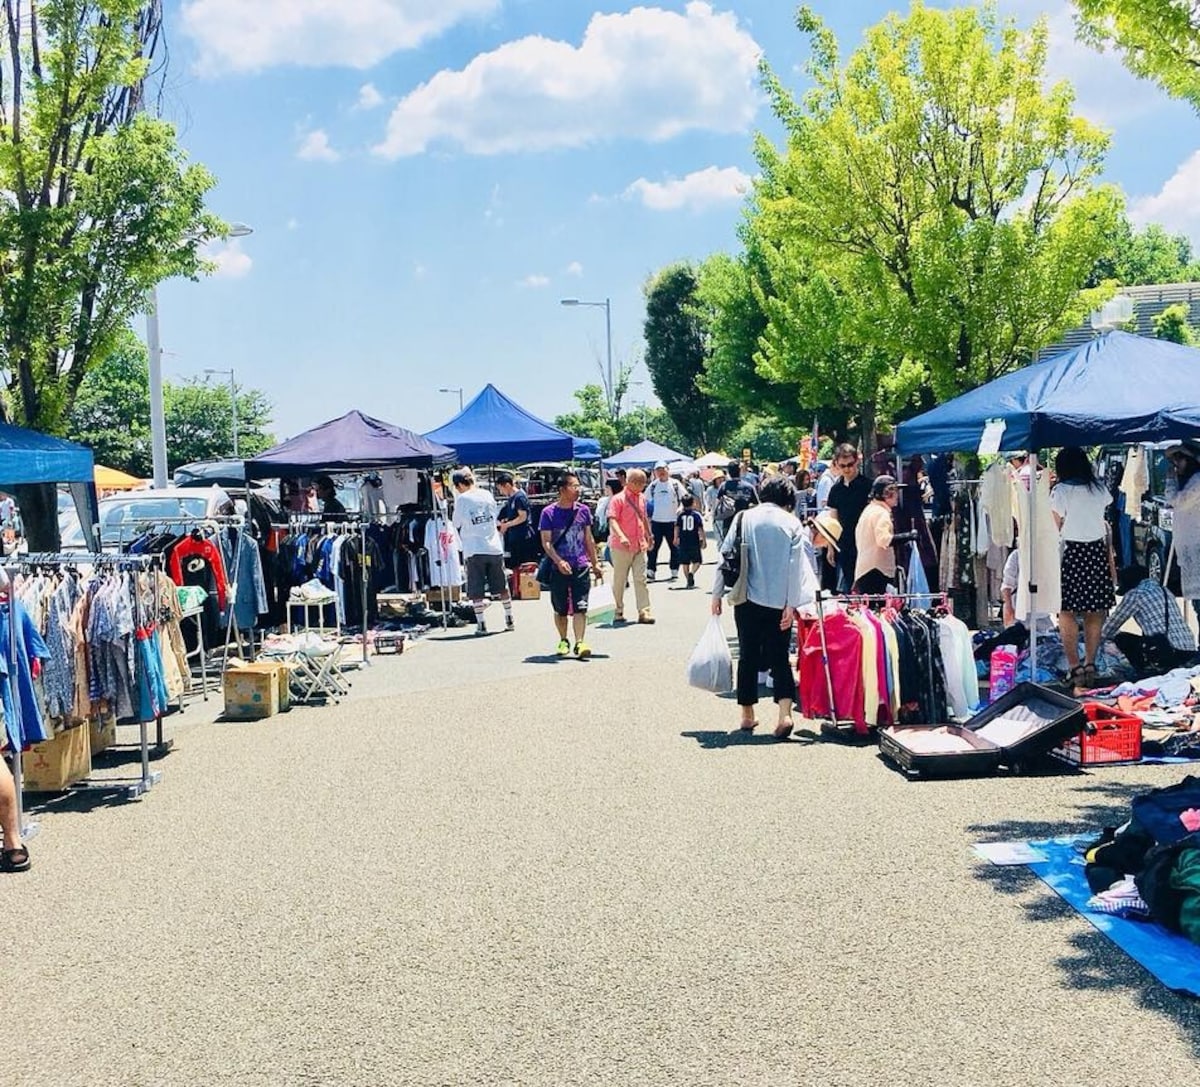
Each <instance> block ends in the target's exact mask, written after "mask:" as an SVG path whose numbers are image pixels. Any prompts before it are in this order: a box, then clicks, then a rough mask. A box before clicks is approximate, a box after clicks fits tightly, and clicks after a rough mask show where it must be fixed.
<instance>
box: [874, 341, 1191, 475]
mask: <svg viewBox="0 0 1200 1087" xmlns="http://www.w3.org/2000/svg"><path fill="white" fill-rule="evenodd" d="M993 419H1003V420H1004V423H1005V426H1004V432H1003V435H1002V437H1001V439H1000V441H1001V448H1004V449H1044V448H1047V447H1049V446H1062V445H1103V444H1121V445H1126V444H1132V443H1135V442H1155V441H1165V440H1167V439H1168V438H1180V439H1182V438H1193V437H1197V436H1200V351H1198V350H1196V349H1195V348H1192V347H1182V346H1180V345H1179V344H1175V343H1170V342H1168V341H1166V340H1152V339H1148V338H1146V337H1144V336H1133V335H1130V334H1129V333H1127V332H1109V333H1107V334H1105V335H1104V336H1101V337H1099V338H1098V339H1095V340H1091V341H1090V342H1088V343H1085V344H1083V345H1082V346H1080V347H1076V348H1073V349H1072V350H1070V351H1066V352H1064V353H1063V354H1061V355H1055V356H1054V357H1053V358H1050V359H1046V360H1045V361H1044V362H1038V363H1034V364H1033V365H1031V366H1025V367H1023V368H1022V369H1020V370H1017V371H1016V372H1015V373H1011V374H1005V375H1004V376H1003V377H998V378H996V380H995V381H989V382H988V383H987V384H986V385H981V386H980V387H979V388H978V389H972V390H971V391H970V392H968V393H964V394H963V395H962V396H959V397H956V398H955V399H953V400H950V401H948V402H947V403H945V404H942V405H940V406H939V407H936V408H934V409H933V410H932V411H927V412H926V413H925V414H924V415H918V416H917V417H916V418H915V419H909V420H907V421H906V422H903V423H901V424H900V425H899V426H898V427H897V428H896V447H897V449H898V451H899V452H900V453H901V454H902V455H904V456H908V455H909V454H912V453H936V452H942V451H945V452H954V451H963V452H966V451H969V450H975V449H978V448H979V441H980V438H981V437H982V435H983V430H984V427H985V426H986V425H987V423H988V421H989V420H993Z"/></svg>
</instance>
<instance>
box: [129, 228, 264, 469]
mask: <svg viewBox="0 0 1200 1087" xmlns="http://www.w3.org/2000/svg"><path fill="white" fill-rule="evenodd" d="M253 233H254V228H253V227H249V226H247V225H246V224H245V223H230V225H229V234H228V237H230V238H244V237H246V235H247V234H253ZM146 350H147V352H148V353H149V355H150V456H151V460H152V463H153V465H154V486H155V487H165V486H166V485H167V413H166V408H165V406H164V404H163V379H162V354H163V350H162V335H161V332H160V330H159V326H158V288H157V287H151V288H150V306H149V308H148V309H147V310H146ZM235 410H236V408H235ZM233 440H234V442H235V443H236V442H237V431H236V429H235V431H234V438H233ZM234 455H235V456H236V453H235V454H234Z"/></svg>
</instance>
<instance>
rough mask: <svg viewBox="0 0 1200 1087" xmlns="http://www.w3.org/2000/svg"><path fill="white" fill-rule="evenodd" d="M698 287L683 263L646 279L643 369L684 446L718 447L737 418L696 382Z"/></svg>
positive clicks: (700, 340) (702, 339)
mask: <svg viewBox="0 0 1200 1087" xmlns="http://www.w3.org/2000/svg"><path fill="white" fill-rule="evenodd" d="M697 288H698V283H697V277H696V270H695V269H694V268H693V267H692V266H691V265H690V264H686V263H680V264H672V265H669V266H668V267H666V268H663V269H662V270H661V271H659V272H657V273H656V274H655V275H654V276H652V277H651V278H650V280H649V281H648V282H647V283H646V287H645V296H646V324H645V335H646V368H647V369H648V370H649V371H650V377H651V380H652V381H653V383H654V392H655V395H657V397H658V399H659V401H660V402H661V404H662V406H663V408H664V409H665V410H666V412H667V414H668V415H669V416H670V417H671V421H672V422H673V423H674V424H675V427H676V429H677V430H678V431H679V433H680V434H681V435H682V436H683V438H684V440H685V441H686V443H687V448H700V449H716V448H718V447H719V446H722V445H724V444H725V440H726V438H728V436H729V434H730V432H731V431H732V429H733V428H734V426H736V425H737V421H738V419H737V413H736V412H735V411H734V410H733V409H732V408H730V407H729V406H728V405H726V404H721V403H718V402H715V401H714V400H713V398H712V397H711V396H710V395H709V394H708V393H707V392H706V391H705V390H704V388H702V386H701V384H700V379H701V378H702V377H703V375H704V362H705V357H706V354H707V346H706V340H707V336H706V329H705V322H704V311H703V310H702V309H701V308H699V307H698V306H697Z"/></svg>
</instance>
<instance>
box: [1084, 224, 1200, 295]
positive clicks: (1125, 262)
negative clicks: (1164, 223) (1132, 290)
mask: <svg viewBox="0 0 1200 1087" xmlns="http://www.w3.org/2000/svg"><path fill="white" fill-rule="evenodd" d="M1198 274H1200V268H1197V267H1196V266H1195V264H1194V263H1193V261H1192V243H1191V242H1190V241H1189V240H1188V237H1187V235H1185V234H1168V233H1167V231H1166V230H1165V229H1164V228H1163V227H1161V226H1159V225H1158V223H1149V224H1147V225H1146V226H1145V227H1144V228H1143V229H1142V230H1135V229H1134V228H1133V224H1132V223H1130V221H1129V220H1128V218H1126V217H1125V216H1124V215H1122V216H1121V217H1120V218H1119V219H1118V221H1117V223H1116V224H1115V228H1114V230H1113V233H1112V234H1111V235H1110V236H1109V238H1108V239H1107V242H1106V245H1105V250H1104V252H1103V253H1102V254H1101V256H1100V259H1099V260H1098V261H1097V262H1096V264H1095V266H1094V267H1093V268H1092V273H1091V275H1090V276H1089V277H1088V286H1100V285H1101V284H1102V283H1105V282H1106V281H1110V280H1111V281H1112V282H1114V283H1118V284H1120V285H1121V286H1123V287H1137V286H1143V285H1146V284H1150V283H1185V282H1191V281H1192V280H1194V279H1195V277H1196V276H1197V275H1198Z"/></svg>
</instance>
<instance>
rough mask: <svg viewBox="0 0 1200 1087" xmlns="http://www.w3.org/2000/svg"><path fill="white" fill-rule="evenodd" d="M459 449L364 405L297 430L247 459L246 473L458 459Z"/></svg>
mask: <svg viewBox="0 0 1200 1087" xmlns="http://www.w3.org/2000/svg"><path fill="white" fill-rule="evenodd" d="M454 461H455V453H454V450H453V449H450V448H448V447H447V446H444V445H441V444H439V443H438V442H434V441H430V440H429V439H428V438H424V437H422V436H421V435H420V434H415V433H413V432H412V431H411V430H405V429H404V428H403V427H398V426H393V425H392V424H391V423H385V422H383V421H382V420H379V419H373V418H371V416H369V415H364V414H363V413H362V412H361V411H351V412H347V413H346V414H345V415H343V416H341V418H338V419H331V420H330V421H329V422H327V423H322V424H321V425H320V426H316V427H313V428H312V430H306V431H305V432H304V433H303V434H297V435H296V437H294V438H289V439H288V440H287V441H286V442H281V443H280V444H279V445H277V446H275V447H273V448H271V449H268V450H267V451H266V452H265V453H259V455H258V456H257V457H252V458H251V459H250V460H248V461H246V479H248V480H250V479H280V478H287V477H289V476H303V475H311V474H312V473H314V472H334V473H336V472H370V471H372V470H375V469H381V468H434V467H437V466H438V465H444V464H453V463H454Z"/></svg>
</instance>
